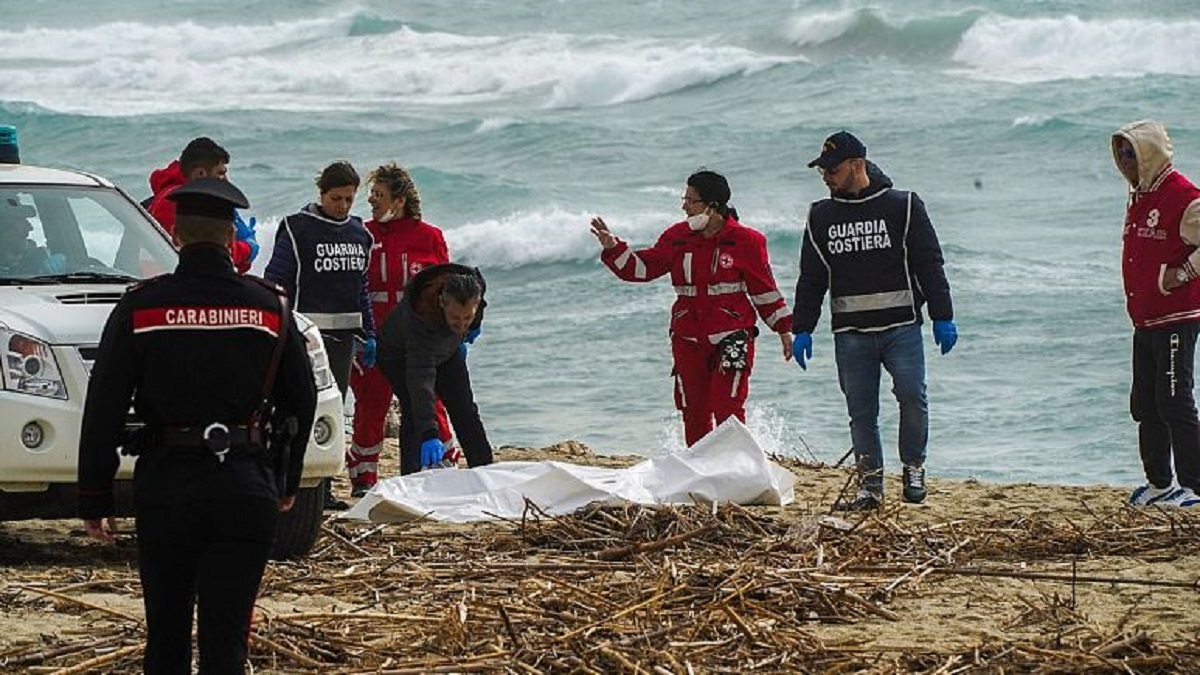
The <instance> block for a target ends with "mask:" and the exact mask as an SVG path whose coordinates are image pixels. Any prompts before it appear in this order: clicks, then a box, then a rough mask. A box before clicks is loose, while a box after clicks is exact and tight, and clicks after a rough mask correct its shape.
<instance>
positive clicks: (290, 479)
mask: <svg viewBox="0 0 1200 675" xmlns="http://www.w3.org/2000/svg"><path fill="white" fill-rule="evenodd" d="M170 199H173V200H174V201H175V202H176V204H177V215H178V219H177V223H176V225H175V231H174V233H173V237H174V238H175V242H176V244H177V245H178V246H180V247H181V249H180V252H179V264H178V266H177V267H176V269H175V273H174V274H165V275H163V276H160V277H157V278H155V279H151V280H149V281H146V282H144V283H142V284H140V285H137V286H134V287H133V288H131V289H130V290H129V292H128V293H126V295H125V296H124V297H123V298H122V299H121V301H120V302H119V303H117V306H116V308H115V309H114V310H113V312H112V314H111V315H110V316H109V319H108V323H107V324H106V325H105V327H104V334H103V335H102V337H101V338H100V348H99V353H98V355H97V357H96V361H95V364H94V366H93V369H92V376H91V383H90V385H89V387H88V393H87V401H86V404H85V406H84V413H83V429H82V434H81V437H82V439H83V440H82V442H81V444H80V448H79V512H80V515H81V516H82V517H83V519H84V528H85V530H86V531H87V534H88V536H90V537H93V538H95V539H99V540H101V541H112V535H113V533H114V532H115V531H116V520H115V519H114V518H113V514H114V512H115V511H114V503H113V502H114V500H113V477H114V475H115V473H116V471H117V466H118V456H117V448H118V446H124V452H126V453H127V454H136V455H137V464H136V467H135V471H134V513H135V515H136V517H137V543H138V571H139V573H140V576H141V580H142V590H143V596H144V602H145V608H146V628H147V634H148V637H147V642H146V653H145V662H144V668H145V671H146V672H148V673H190V672H191V662H192V657H191V652H192V647H191V633H192V610H193V606H194V605H195V604H197V596H198V599H199V602H198V605H199V610H198V614H199V631H198V633H199V647H200V672H202V673H241V672H243V670H244V665H245V661H246V649H247V641H248V638H249V632H250V620H251V613H252V611H253V608H254V600H255V596H256V595H257V593H258V586H259V582H260V581H261V579H262V574H263V569H264V568H265V567H266V563H267V557H268V555H269V553H270V550H271V545H272V540H273V538H274V534H275V523H276V520H277V519H278V517H279V512H280V511H287V510H289V509H290V508H291V507H292V504H293V502H294V500H295V494H296V490H297V488H298V487H299V482H300V472H301V469H302V467H303V464H304V450H305V447H306V445H307V440H308V437H309V433H310V432H311V429H312V422H313V415H314V412H315V409H316V401H317V394H316V386H315V384H314V382H313V374H312V366H311V365H310V363H309V358H308V354H307V351H306V349H305V346H304V338H303V337H302V336H301V335H300V333H299V331H298V330H297V329H296V327H295V323H294V322H293V321H292V313H291V309H290V307H289V306H288V304H287V302H286V300H285V296H284V294H283V291H282V289H280V288H278V287H276V286H275V285H274V284H271V283H269V282H265V281H263V280H261V279H258V278H255V277H252V276H242V275H239V274H238V273H237V272H236V271H235V270H234V268H233V260H232V259H231V257H230V253H229V247H230V244H231V242H232V241H233V236H234V234H233V232H234V230H233V218H234V207H238V208H246V207H247V206H249V204H248V203H247V200H246V197H245V196H244V195H243V194H242V192H241V191H240V190H238V189H237V188H236V187H234V186H233V185H232V184H230V183H228V182H227V181H224V180H221V179H217V178H201V179H198V180H195V181H192V182H191V183H188V184H187V185H185V186H183V187H180V188H178V189H177V190H175V192H174V193H172V195H171V196H170ZM131 399H132V401H133V409H134V412H135V413H136V415H137V417H138V418H139V419H140V420H141V421H142V422H144V423H145V427H144V428H143V429H142V430H140V431H138V432H136V433H135V434H134V436H133V437H132V439H130V438H128V437H127V436H126V435H125V424H126V417H127V415H128V412H129V405H130V400H131ZM271 402H273V406H274V412H275V414H274V415H272V416H271V419H279V418H281V417H293V418H294V419H295V420H296V426H295V432H296V433H295V434H293V436H292V438H291V441H290V443H289V444H288V445H289V450H290V456H289V455H287V454H284V455H282V456H284V457H288V461H287V464H286V467H281V468H280V470H284V468H286V474H287V475H286V481H285V484H284V485H283V488H282V492H283V493H282V494H280V487H279V486H278V485H277V482H276V468H275V467H273V466H272V457H271V456H269V453H268V451H267V449H266V448H265V447H264V443H263V439H264V435H265V430H264V428H263V427H264V419H265V418H266V417H267V411H268V409H269V408H270V407H271ZM277 452H279V449H276V448H273V449H272V450H271V451H270V453H277Z"/></svg>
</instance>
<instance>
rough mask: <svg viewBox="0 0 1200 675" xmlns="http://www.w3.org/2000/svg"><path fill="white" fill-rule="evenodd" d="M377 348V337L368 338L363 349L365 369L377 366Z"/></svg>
mask: <svg viewBox="0 0 1200 675" xmlns="http://www.w3.org/2000/svg"><path fill="white" fill-rule="evenodd" d="M376 346H377V345H376V342H375V336H374V335H370V336H367V339H366V341H365V342H363V347H362V364H363V367H364V368H372V367H374V366H375V349H376Z"/></svg>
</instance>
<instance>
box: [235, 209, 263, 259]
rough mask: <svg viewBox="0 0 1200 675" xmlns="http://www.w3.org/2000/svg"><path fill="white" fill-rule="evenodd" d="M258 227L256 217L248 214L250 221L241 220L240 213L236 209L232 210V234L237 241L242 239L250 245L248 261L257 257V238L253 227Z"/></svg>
mask: <svg viewBox="0 0 1200 675" xmlns="http://www.w3.org/2000/svg"><path fill="white" fill-rule="evenodd" d="M256 227H258V219H257V218H255V217H254V216H250V222H249V223H247V222H246V221H244V220H242V214H240V213H238V212H237V211H236V210H235V211H234V212H233V229H234V236H235V237H236V238H237V240H238V241H244V242H246V243H247V244H249V245H250V262H254V259H255V258H257V257H258V239H257V237H256V235H255V231H254V228H256Z"/></svg>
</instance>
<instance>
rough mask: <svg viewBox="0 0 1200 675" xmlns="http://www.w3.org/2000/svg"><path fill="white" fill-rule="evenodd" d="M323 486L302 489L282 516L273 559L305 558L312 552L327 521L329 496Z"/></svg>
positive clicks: (276, 532)
mask: <svg viewBox="0 0 1200 675" xmlns="http://www.w3.org/2000/svg"><path fill="white" fill-rule="evenodd" d="M321 486H322V483H317V485H316V486H315V487H310V488H300V490H299V492H297V493H296V503H295V504H294V505H292V509H291V510H290V511H287V512H285V513H281V514H279V523H278V524H277V525H276V526H275V545H274V546H273V547H272V548H271V559H272V560H289V559H292V558H301V557H303V556H305V555H308V553H309V551H312V547H313V544H315V543H316V541H317V535H318V534H320V533H321V523H322V522H323V520H324V508H325V493H324V491H323V490H322V489H321Z"/></svg>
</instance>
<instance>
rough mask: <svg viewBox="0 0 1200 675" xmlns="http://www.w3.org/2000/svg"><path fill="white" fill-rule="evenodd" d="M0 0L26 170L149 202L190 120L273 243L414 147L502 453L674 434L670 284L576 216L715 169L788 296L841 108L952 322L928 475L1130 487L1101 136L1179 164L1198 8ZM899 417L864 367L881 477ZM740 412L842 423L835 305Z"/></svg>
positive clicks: (809, 449) (652, 216)
mask: <svg viewBox="0 0 1200 675" xmlns="http://www.w3.org/2000/svg"><path fill="white" fill-rule="evenodd" d="M0 15H2V16H4V21H3V23H0V124H11V125H14V126H16V127H18V129H19V132H20V137H21V155H22V158H23V159H24V160H25V161H26V162H27V163H30V164H42V165H49V166H62V167H73V168H78V169H84V170H88V171H94V172H96V173H99V174H102V175H105V176H107V177H110V178H112V179H114V180H115V181H117V182H118V183H119V184H120V185H121V186H122V187H124V188H125V189H126V190H127V191H128V192H129V193H130V194H131V195H133V196H134V197H138V198H141V197H145V196H147V195H148V194H149V187H148V185H147V176H148V174H149V172H150V171H151V170H153V169H155V168H157V167H161V166H163V165H165V164H167V163H168V162H169V161H170V160H171V159H172V158H174V157H175V156H177V155H178V152H179V150H180V149H181V148H182V147H183V146H184V145H185V144H186V143H187V141H188V140H190V139H191V138H193V137H195V136H199V135H208V136H211V137H213V138H215V139H217V140H218V141H219V142H220V143H221V144H223V145H224V146H225V147H226V148H228V149H229V150H230V152H231V153H232V155H233V163H232V165H231V173H230V175H231V177H232V179H233V180H234V181H235V182H237V183H238V185H239V186H241V187H242V188H243V189H244V190H245V192H246V193H247V194H248V195H249V197H250V199H251V201H252V203H253V208H252V209H251V210H250V211H251V212H252V213H253V214H254V215H256V216H257V217H258V219H259V221H260V222H261V223H262V225H261V226H260V227H261V230H262V233H261V234H260V239H262V240H263V243H264V259H265V256H266V255H269V248H270V247H269V243H270V233H271V232H272V231H273V228H274V226H275V224H276V223H277V222H278V219H279V218H280V217H281V216H283V215H285V214H287V213H289V212H292V211H295V210H296V209H298V208H299V207H301V206H303V205H304V204H305V203H306V202H308V201H310V200H312V199H313V198H314V197H315V195H316V190H315V187H314V184H313V179H314V178H315V176H316V175H317V173H318V172H319V171H320V169H321V168H322V167H323V166H324V165H326V164H327V163H329V162H330V161H332V160H335V159H349V160H351V161H352V162H353V163H354V164H355V165H356V166H357V167H358V168H359V170H360V171H361V172H362V173H363V174H364V175H365V174H366V173H367V172H368V171H369V170H370V169H371V168H373V167H374V166H378V165H379V164H381V163H384V162H388V161H392V160H395V161H397V162H399V163H401V164H403V165H404V166H407V167H409V168H410V169H411V170H412V171H413V173H414V175H415V178H416V181H417V184H418V186H419V188H420V191H421V199H422V205H423V208H424V214H425V218H426V220H428V221H430V222H432V223H435V224H437V225H440V226H441V227H442V228H444V229H445V231H446V238H447V240H448V242H449V244H450V247H451V251H452V254H453V256H454V257H455V259H457V260H459V261H462V262H466V263H469V264H472V265H478V266H480V267H481V268H482V269H483V270H484V272H485V274H486V276H487V279H488V283H489V286H488V287H489V291H488V301H489V303H490V306H489V308H488V313H487V322H486V324H485V326H484V330H483V335H482V337H481V338H480V340H479V341H478V343H477V344H476V345H475V346H474V347H472V349H471V352H470V357H469V363H470V366H471V374H472V379H473V382H474V385H475V390H476V395H477V399H478V402H479V405H480V408H481V410H482V412H483V417H484V420H485V422H486V424H487V426H488V429H489V433H490V435H491V438H492V440H493V442H494V443H496V444H497V445H500V444H516V445H544V444H549V443H552V442H555V441H559V440H563V439H578V440H581V441H583V442H584V443H586V444H588V445H589V446H591V447H593V448H594V449H596V450H597V451H598V452H604V453H645V454H653V453H656V452H660V451H661V450H663V449H664V448H665V449H671V448H677V447H679V446H680V445H681V440H680V436H681V434H680V427H681V425H680V422H679V419H678V414H677V413H676V412H675V410H674V408H673V405H672V399H671V379H670V371H671V361H670V355H669V345H668V339H667V319H668V308H669V306H670V304H671V301H672V297H673V295H672V291H671V289H670V286H669V283H668V282H667V281H666V280H659V281H658V282H655V283H651V284H644V285H635V284H626V283H621V282H619V281H617V280H616V279H615V278H614V277H613V276H612V275H611V274H610V273H609V272H608V271H607V270H606V269H605V268H604V267H603V266H601V265H600V263H599V262H598V259H597V253H598V249H599V247H598V244H597V243H596V241H595V239H594V238H593V237H592V236H591V235H590V234H589V233H588V220H589V218H590V217H591V216H593V215H597V214H598V215H602V216H603V217H604V218H605V219H606V220H607V222H608V223H609V225H610V226H611V228H612V230H613V231H614V232H615V233H617V234H618V235H619V236H621V237H623V238H625V239H627V240H629V241H630V242H632V243H633V244H634V245H647V244H649V243H651V242H652V241H653V240H654V239H655V238H656V237H657V235H658V233H659V232H661V231H662V230H663V229H664V228H666V227H667V226H669V225H670V224H671V223H673V222H676V221H678V220H680V219H681V218H682V212H681V211H680V210H679V207H680V200H679V196H680V194H681V193H682V191H683V183H684V179H685V178H686V176H687V175H688V174H690V173H691V172H692V171H694V170H696V169H697V168H699V167H702V166H703V167H708V168H712V169H715V170H718V171H721V172H723V173H724V174H725V175H726V176H728V178H729V182H730V185H731V186H732V189H733V203H734V204H735V205H736V206H737V208H738V210H739V211H740V213H741V217H742V220H743V222H744V223H745V224H747V225H749V226H751V227H754V228H757V229H759V230H761V231H762V232H764V233H765V234H766V235H767V237H768V239H769V242H770V254H771V259H772V264H773V267H774V270H775V274H776V276H777V278H778V281H779V283H780V286H781V288H782V289H783V291H784V294H785V296H787V297H788V298H789V300H790V298H791V296H792V292H793V291H792V289H793V286H794V283H795V280H796V276H797V264H798V262H797V259H798V247H799V244H800V237H801V232H802V228H803V224H804V217H805V212H806V209H807V205H808V204H809V203H810V202H811V201H813V200H815V199H819V198H821V197H822V196H824V189H823V186H822V184H821V182H820V180H819V177H818V176H817V174H816V173H814V172H813V171H812V170H810V169H806V168H805V163H806V162H807V161H808V160H809V159H811V158H812V157H813V156H815V155H816V153H817V152H818V151H819V148H820V145H821V142H822V140H823V139H824V137H825V136H826V135H828V134H829V133H831V132H833V131H836V130H838V129H841V128H846V129H850V130H852V131H853V132H854V133H856V134H858V135H859V137H860V138H862V139H863V141H864V142H865V143H866V145H867V147H868V151H869V155H870V158H871V159H872V160H874V161H875V162H877V163H878V164H879V165H880V166H881V167H882V168H883V169H884V170H885V171H887V172H888V173H889V174H890V175H891V176H892V178H893V179H894V181H895V183H896V185H897V187H900V188H906V189H912V190H916V191H917V192H918V193H919V194H920V195H921V196H922V197H923V198H924V200H925V202H926V204H927V205H928V208H929V212H930V214H931V217H932V219H933V222H934V224H935V226H936V227H937V230H938V234H939V236H940V238H941V242H942V247H943V249H944V252H945V256H946V261H947V264H946V271H947V275H948V276H949V279H950V283H951V286H952V288H953V292H954V302H955V310H956V315H955V319H956V321H957V324H958V329H959V334H960V338H959V342H958V346H957V347H956V348H955V350H954V351H953V353H951V354H950V355H948V356H941V355H939V354H938V353H937V352H936V348H935V347H934V345H933V344H932V340H931V339H929V340H928V341H927V344H926V353H927V361H928V381H929V399H930V407H931V433H930V447H929V467H930V471H931V473H932V474H933V475H939V476H956V477H977V478H979V479H983V480H992V481H1034V482H1047V483H1051V482H1054V483H1107V484H1117V485H1123V484H1124V485H1127V484H1132V483H1134V482H1137V481H1139V480H1140V477H1141V475H1140V464H1139V461H1138V459H1137V452H1136V448H1135V441H1136V437H1135V433H1134V425H1133V423H1132V422H1131V421H1130V419H1129V415H1128V411H1127V410H1128V390H1129V380H1130V375H1129V370H1130V367H1129V354H1130V336H1131V329H1130V325H1129V322H1128V319H1127V317H1126V316H1125V312H1124V307H1123V302H1122V290H1121V282H1120V270H1119V249H1120V245H1121V240H1120V235H1121V224H1122V215H1123V209H1124V205H1125V193H1126V188H1125V185H1124V183H1123V180H1122V179H1121V177H1120V176H1119V175H1118V173H1117V172H1116V170H1115V169H1114V167H1113V162H1112V158H1111V153H1110V150H1109V136H1110V134H1111V133H1112V131H1113V130H1115V129H1116V128H1117V127H1119V126H1121V125H1122V124H1125V123H1127V122H1129V121H1132V120H1136V119H1141V118H1145V117H1153V118H1157V119H1159V120H1161V121H1163V122H1164V123H1166V124H1167V125H1168V127H1169V129H1170V131H1171V134H1172V136H1173V138H1174V141H1175V146H1176V149H1177V151H1178V158H1177V162H1176V164H1177V166H1178V167H1179V168H1180V169H1181V170H1182V171H1184V172H1185V173H1190V174H1192V175H1193V176H1195V177H1196V178H1200V86H1198V85H1200V40H1197V39H1196V36H1197V35H1200V19H1197V17H1196V14H1195V11H1194V4H1193V3H1191V2H1184V1H1174V2H1171V1H1149V2H1142V3H1130V2H1115V1H1111V0H1107V1H1096V2H1091V1H1089V2H1082V1H1080V0H1045V1H1040V2H1026V1H1018V0H990V1H983V2H975V3H973V4H971V5H969V6H964V5H963V4H961V3H957V2H948V1H940V2H939V1H932V2H914V1H902V2H888V3H882V2H876V3H863V2H826V1H818V0H806V1H796V2H790V3H788V2H778V1H775V0H743V1H742V2H727V1H725V0H689V1H688V2H683V1H676V0H660V1H649V2H585V1H582V0H579V1H576V0H527V1H517V2H504V3H500V2H479V1H466V2H454V3H447V2H438V1H433V0H423V1H415V2H383V1H357V2H336V1H329V0H301V1H291V2H283V1H282V0H248V1H247V2H242V3H237V5H236V6H232V7H231V6H228V4H227V3H210V4H203V3H196V2H192V1H191V0H187V1H183V0H173V1H169V2H161V1H158V0H156V1H154V2H151V1H150V0H130V1H129V2H124V3H86V4H84V5H78V4H73V3H54V2H34V1H31V0H4V1H0ZM365 196H366V194H365V190H364V191H363V192H362V193H360V197H359V203H358V204H357V205H356V208H355V212H356V213H358V214H360V215H367V214H368V213H369V208H368V206H367V204H366V202H365ZM261 262H262V261H260V265H261ZM925 332H926V335H927V337H928V334H929V330H928V328H926V329H925ZM896 417H897V416H896V412H895V405H894V402H893V401H892V399H891V396H890V393H889V392H888V382H887V381H886V379H885V381H884V385H883V389H882V414H881V420H882V425H883V433H884V440H885V447H886V457H887V460H888V463H889V468H890V469H892V470H894V469H896V467H897V464H898V460H897V455H896V451H895V435H896ZM749 423H750V426H751V428H752V429H754V431H755V432H756V433H757V434H758V435H759V436H760V438H762V439H763V441H764V444H765V445H766V446H767V447H768V449H770V450H773V451H777V452H788V453H799V454H801V455H802V456H806V457H814V458H816V459H819V460H821V461H826V462H834V461H836V460H837V459H838V458H839V457H841V456H842V455H843V453H844V452H845V451H846V449H847V448H848V447H849V433H848V429H847V418H846V412H845V407H844V402H843V399H842V396H841V393H840V391H839V389H838V385H837V375H836V369H835V367H834V363H833V343H832V338H831V336H830V333H829V322H828V314H827V313H826V315H825V316H823V317H822V321H821V324H820V326H819V327H818V330H817V332H816V334H815V336H814V345H813V359H812V362H811V364H810V365H809V368H808V370H807V371H804V372H802V371H801V370H800V369H799V368H797V367H796V365H795V364H794V363H784V362H783V360H782V355H781V349H780V346H779V344H778V340H776V339H775V338H774V337H773V336H771V335H769V334H768V335H765V336H764V337H763V338H762V339H761V340H760V342H759V347H758V362H757V364H756V367H755V370H754V375H753V380H752V391H751V397H750V402H749Z"/></svg>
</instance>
